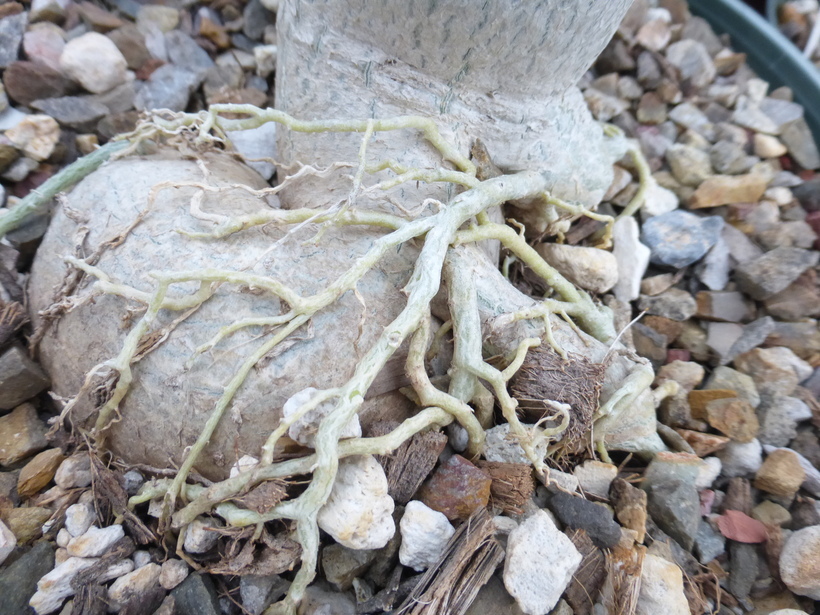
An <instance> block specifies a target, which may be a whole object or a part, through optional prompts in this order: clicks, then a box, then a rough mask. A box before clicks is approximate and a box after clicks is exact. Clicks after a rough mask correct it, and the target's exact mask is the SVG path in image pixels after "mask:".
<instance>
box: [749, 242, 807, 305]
mask: <svg viewBox="0 0 820 615" xmlns="http://www.w3.org/2000/svg"><path fill="white" fill-rule="evenodd" d="M818 258H820V254H818V253H817V252H815V251H809V250H803V249H800V248H775V249H774V250H772V251H771V252H767V253H766V254H764V255H763V256H761V257H759V258H757V259H754V260H752V261H748V262H746V263H743V264H741V265H740V266H738V267H737V269H736V270H735V277H736V281H737V284H738V287H739V288H740V289H741V290H742V291H743V292H745V293H746V294H747V295H749V296H750V297H752V298H753V299H758V300H760V301H762V300H764V299H768V298H769V297H771V296H772V295H774V294H775V293H778V292H780V291H782V290H784V289H785V288H787V287H788V286H789V284H791V283H792V282H794V281H795V280H796V279H797V278H798V277H799V276H800V274H802V273H803V272H804V271H806V270H807V269H809V268H810V267H814V266H815V265H817V262H818Z"/></svg>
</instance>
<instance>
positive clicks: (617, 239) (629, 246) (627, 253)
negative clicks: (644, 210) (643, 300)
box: [612, 217, 651, 303]
mask: <svg viewBox="0 0 820 615" xmlns="http://www.w3.org/2000/svg"><path fill="white" fill-rule="evenodd" d="M639 235H640V231H639V229H638V222H637V221H636V220H635V219H634V218H632V217H627V218H621V219H620V220H618V221H617V222H615V225H614V227H613V229H612V243H613V249H612V254H613V255H614V256H615V260H616V261H617V263H618V283H617V284H615V287H614V289H613V293H614V294H615V297H616V298H617V299H618V301H623V302H624V303H629V302H630V301H633V300H635V299H637V298H638V296H639V295H640V294H641V280H642V279H643V275H644V273H646V268H647V267H648V266H649V257H650V255H651V251H650V249H649V248H647V247H646V246H645V245H644V244H642V243H641V242H640V239H639Z"/></svg>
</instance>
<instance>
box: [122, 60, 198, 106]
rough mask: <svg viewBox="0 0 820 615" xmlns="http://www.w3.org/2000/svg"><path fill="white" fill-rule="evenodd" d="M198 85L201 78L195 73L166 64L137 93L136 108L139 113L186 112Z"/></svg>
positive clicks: (152, 74)
mask: <svg viewBox="0 0 820 615" xmlns="http://www.w3.org/2000/svg"><path fill="white" fill-rule="evenodd" d="M198 83H199V78H198V77H197V75H196V73H195V72H193V71H190V70H188V69H187V68H183V67H181V66H176V65H174V64H165V65H164V66H160V67H159V68H158V69H157V70H155V71H154V72H153V73H151V76H150V77H149V78H148V81H146V82H145V83H144V84H143V86H142V88H141V89H140V91H139V92H137V96H136V97H135V98H134V107H136V108H137V109H138V110H139V111H150V110H151V109H170V110H171V111H184V110H185V107H187V106H188V99H189V98H190V97H191V93H192V92H193V91H194V89H196V86H197V85H198Z"/></svg>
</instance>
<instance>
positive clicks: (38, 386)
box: [0, 345, 49, 410]
mask: <svg viewBox="0 0 820 615" xmlns="http://www.w3.org/2000/svg"><path fill="white" fill-rule="evenodd" d="M48 385H49V381H48V378H47V377H46V375H45V374H44V373H43V370H42V369H40V366H39V365H37V364H36V363H35V362H34V361H32V360H31V358H29V356H28V353H27V352H26V351H25V350H23V348H21V347H20V346H17V345H14V346H12V347H11V348H9V349H8V350H6V351H5V352H3V353H2V354H0V410H11V409H12V408H14V407H16V406H19V405H20V404H22V403H23V402H24V401H26V400H27V399H29V398H31V397H34V396H35V395H37V394H38V393H40V392H41V391H44V390H45V389H47V388H48Z"/></svg>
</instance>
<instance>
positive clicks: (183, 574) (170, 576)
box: [159, 559, 189, 590]
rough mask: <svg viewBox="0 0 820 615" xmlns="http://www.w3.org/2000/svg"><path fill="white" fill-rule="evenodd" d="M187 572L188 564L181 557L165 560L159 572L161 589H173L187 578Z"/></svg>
mask: <svg viewBox="0 0 820 615" xmlns="http://www.w3.org/2000/svg"><path fill="white" fill-rule="evenodd" d="M188 572H189V571H188V564H186V563H185V562H183V561H182V560H181V559H168V560H165V561H164V562H163V563H162V570H161V571H160V573H159V584H160V585H162V587H163V589H168V590H170V589H174V588H175V587H176V586H177V585H179V584H180V583H182V582H183V581H184V580H185V579H187V578H188Z"/></svg>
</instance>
